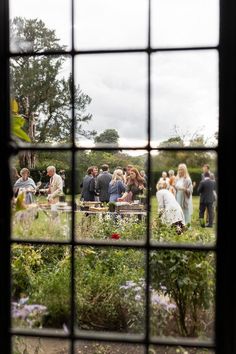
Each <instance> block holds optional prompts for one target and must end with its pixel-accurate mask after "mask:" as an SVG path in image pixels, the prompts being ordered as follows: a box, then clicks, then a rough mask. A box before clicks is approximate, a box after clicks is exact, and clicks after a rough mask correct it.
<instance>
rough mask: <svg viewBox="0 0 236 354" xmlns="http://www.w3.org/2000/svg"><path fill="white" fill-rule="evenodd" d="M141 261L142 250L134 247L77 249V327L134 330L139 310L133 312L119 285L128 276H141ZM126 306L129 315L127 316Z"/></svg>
mask: <svg viewBox="0 0 236 354" xmlns="http://www.w3.org/2000/svg"><path fill="white" fill-rule="evenodd" d="M143 265H144V257H143V254H142V253H141V252H140V251H136V250H126V251H124V250H122V249H120V250H119V249H117V250H116V249H101V250H99V249H91V248H90V249H80V250H78V253H77V257H76V270H77V277H76V279H77V289H78V290H77V292H76V294H77V301H76V302H77V314H78V323H79V327H80V328H84V329H85V328H90V329H91V328H94V329H102V330H105V329H107V330H116V331H117V330H118V331H133V332H135V331H137V329H138V327H139V326H140V321H142V318H143V311H140V312H139V313H138V314H137V310H136V307H135V306H132V305H131V304H130V302H129V300H128V298H127V299H126V301H125V299H124V296H123V290H122V289H121V286H122V285H124V284H125V282H126V281H128V280H133V281H138V279H139V278H141V277H143V276H144V269H143ZM128 308H129V311H130V316H127V309H128ZM134 313H136V315H134ZM133 315H134V317H135V318H134V317H133ZM131 317H132V320H131Z"/></svg>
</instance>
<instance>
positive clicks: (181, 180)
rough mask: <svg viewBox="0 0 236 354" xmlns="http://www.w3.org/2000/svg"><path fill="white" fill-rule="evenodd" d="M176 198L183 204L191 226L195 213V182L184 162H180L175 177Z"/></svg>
mask: <svg viewBox="0 0 236 354" xmlns="http://www.w3.org/2000/svg"><path fill="white" fill-rule="evenodd" d="M175 190H176V200H177V202H178V203H179V205H180V206H181V208H182V210H183V213H184V219H185V223H186V225H188V226H190V224H191V218H192V213H193V203H192V194H193V184H192V180H191V178H190V176H189V173H188V169H187V166H186V165H185V164H184V163H181V164H179V166H178V172H177V176H176V179H175Z"/></svg>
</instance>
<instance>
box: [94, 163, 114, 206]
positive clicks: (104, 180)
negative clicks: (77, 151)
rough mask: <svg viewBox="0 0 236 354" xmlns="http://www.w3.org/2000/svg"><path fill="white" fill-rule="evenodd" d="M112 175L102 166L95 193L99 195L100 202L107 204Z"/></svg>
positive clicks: (106, 167)
mask: <svg viewBox="0 0 236 354" xmlns="http://www.w3.org/2000/svg"><path fill="white" fill-rule="evenodd" d="M111 179H112V175H111V174H110V173H109V166H108V165H102V173H100V174H99V175H98V177H97V181H96V191H97V192H98V193H99V200H100V202H106V203H108V202H109V197H110V196H109V193H108V188H109V183H110V182H111Z"/></svg>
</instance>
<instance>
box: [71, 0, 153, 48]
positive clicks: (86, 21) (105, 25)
mask: <svg viewBox="0 0 236 354" xmlns="http://www.w3.org/2000/svg"><path fill="white" fill-rule="evenodd" d="M75 6H76V7H75V25H76V28H75V29H76V32H75V34H76V37H75V43H76V47H77V48H79V49H111V48H135V47H139V48H140V47H146V45H147V17H148V10H147V7H148V2H147V1H145V0H138V1H137V0H119V1H109V0H100V1H97V0H81V1H76V2H75Z"/></svg>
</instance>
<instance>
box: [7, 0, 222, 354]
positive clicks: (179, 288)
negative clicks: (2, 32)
mask: <svg viewBox="0 0 236 354" xmlns="http://www.w3.org/2000/svg"><path fill="white" fill-rule="evenodd" d="M203 9H204V11H203ZM9 10H10V15H9V18H10V21H9V31H10V55H9V82H10V90H9V91H10V93H9V96H10V97H9V101H10V108H9V109H10V119H9V120H10V124H11V140H12V141H13V143H12V144H13V146H14V147H15V148H14V149H13V148H12V150H11V151H8V153H9V156H10V174H11V176H10V177H11V190H12V196H11V231H10V230H9V231H10V235H11V237H10V240H9V244H10V245H11V277H12V281H11V336H12V353H23V352H26V353H31V352H32V353H36V352H40V351H41V352H42V353H54V352H58V353H59V352H63V353H91V354H92V353H120V352H122V353H137V354H139V353H140V354H141V353H155V354H157V353H171V354H172V353H178V352H179V353H181V352H183V353H203V352H207V353H213V352H215V348H216V343H215V306H216V304H215V298H216V262H217V259H216V258H217V257H216V256H217V254H216V243H217V237H218V235H217V233H218V231H217V221H218V217H217V215H218V174H219V172H218V167H217V166H218V135H219V118H218V117H219V52H218V44H219V2H218V1H216V0H208V1H207V4H206V2H205V1H202V0H201V1H199V0H198V1H195V0H191V1H190V0H179V1H176V0H175V1H174V0H167V1H166V0H165V1H162V0H152V1H151V0H150V1H147V0H139V1H134V0H126V1H123V0H120V1H115V0H112V1H111V0H100V1H95V0H80V1H75V2H73V1H71V2H70V1H67V0H57V1H55V0H48V1H47V2H45V1H42V0H41V1H39V0H35V1H34V2H33V3H32V2H31V1H29V0H22V1H18V0H11V1H10V2H9ZM6 130H7V128H6ZM13 150H14V151H13Z"/></svg>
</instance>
